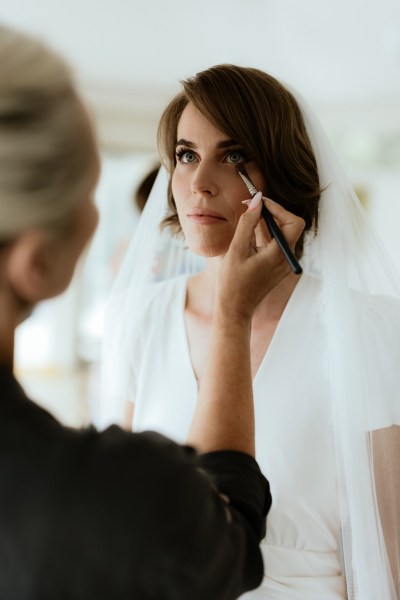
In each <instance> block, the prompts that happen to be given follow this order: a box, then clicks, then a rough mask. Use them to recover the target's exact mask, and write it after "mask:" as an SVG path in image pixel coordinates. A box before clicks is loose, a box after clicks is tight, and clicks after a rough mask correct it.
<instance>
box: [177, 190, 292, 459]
mask: <svg viewBox="0 0 400 600" xmlns="http://www.w3.org/2000/svg"><path fill="white" fill-rule="evenodd" d="M255 198H256V197H255ZM258 200H260V197H258ZM266 202H267V203H268V208H269V210H270V212H271V213H272V215H273V216H274V218H275V219H276V221H277V223H278V225H279V226H280V228H281V230H282V232H283V233H284V235H285V237H286V239H287V241H288V242H289V244H290V245H291V246H294V244H295V242H296V241H297V239H298V238H299V236H300V234H301V232H302V230H303V228H304V221H303V220H302V219H301V218H299V217H296V216H295V215H293V214H291V213H289V212H287V211H286V210H284V209H283V208H282V207H281V206H280V205H278V204H276V203H274V202H272V201H270V200H266ZM260 214H261V202H260V203H259V204H255V203H253V204H250V205H249V208H248V210H247V211H246V212H245V213H244V214H243V215H242V217H241V219H240V221H239V224H238V227H237V229H236V233H235V236H234V238H233V240H232V243H231V246H230V248H229V251H228V253H227V254H226V256H225V257H224V259H223V264H222V267H221V271H220V277H219V282H218V290H217V297H216V302H215V308H214V316H213V332H212V339H211V346H210V351H209V354H208V357H207V362H206V369H205V374H204V377H203V380H202V383H201V386H200V392H199V398H198V402H197V408H196V412H195V415H194V418H193V421H192V426H191V429H190V432H189V437H188V442H189V443H190V444H192V445H193V446H195V447H196V448H197V449H198V450H199V451H200V452H210V451H214V450H222V449H223V450H227V449H229V450H236V451H241V452H245V453H247V454H250V455H251V456H254V452H255V450H254V407H253V390H252V376H251V363H250V332H251V320H252V317H253V314H254V311H255V309H256V307H257V305H258V304H259V302H260V301H261V300H262V299H263V298H264V297H265V295H266V294H267V293H268V292H270V291H271V290H272V289H273V288H274V287H275V286H276V285H277V284H278V283H279V282H280V281H281V280H282V279H283V278H284V277H285V276H287V275H288V274H289V273H290V268H289V266H288V264H287V262H286V261H285V259H284V257H283V254H282V253H281V251H280V250H279V248H278V246H277V243H276V241H275V240H274V239H272V240H271V239H270V238H269V236H268V235H267V233H266V230H265V228H264V227H263V223H261V222H259V220H260ZM255 232H256V233H257V243H258V245H257V246H256V245H255Z"/></svg>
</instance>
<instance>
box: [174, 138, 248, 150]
mask: <svg viewBox="0 0 400 600" xmlns="http://www.w3.org/2000/svg"><path fill="white" fill-rule="evenodd" d="M176 145H177V146H187V147H188V148H193V149H194V148H197V146H196V144H194V143H193V142H189V140H185V139H184V138H181V139H180V140H178V141H177V142H176ZM237 145H238V142H237V141H236V140H222V142H218V144H217V145H216V148H218V149H220V148H231V147H232V146H237Z"/></svg>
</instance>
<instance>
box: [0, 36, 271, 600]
mask: <svg viewBox="0 0 400 600" xmlns="http://www.w3.org/2000/svg"><path fill="white" fill-rule="evenodd" d="M0 156H1V161H0V390H1V392H0V481H1V485H0V598H1V600H54V599H55V598H65V599H68V600H80V599H81V600H92V599H93V600H95V599H96V600H103V599H110V600H123V599H128V598H129V599H132V598H136V599H143V600H144V599H146V600H169V599H171V600H172V599H175V600H179V599H181V600H187V599H188V598H190V599H191V600H196V599H198V600H204V598H207V599H210V600H223V599H226V600H233V599H234V598H236V597H237V596H239V595H240V594H241V593H243V592H245V591H247V590H249V589H253V588H255V587H257V586H258V585H259V584H260V582H261V579H262V574H263V564H262V558H261V552H260V549H259V541H260V539H261V538H262V537H263V535H264V531H265V515H266V512H267V510H268V508H269V506H270V501H271V498H270V495H269V488H268V483H267V481H266V480H265V478H264V477H263V476H262V474H261V472H260V470H259V468H258V465H257V463H256V462H255V460H254V459H253V458H252V456H251V455H250V453H248V454H246V453H245V452H239V451H238V452H223V451H219V452H212V451H210V452H208V453H207V454H204V455H202V456H199V455H197V454H196V453H195V452H194V450H192V449H191V448H188V447H184V446H179V445H177V444H176V443H174V442H172V441H170V440H168V439H167V438H165V437H163V436H161V435H159V434H156V433H144V434H132V433H128V432H125V431H123V430H122V429H120V428H118V427H116V426H112V427H110V428H109V429H107V430H106V431H104V432H101V433H99V432H97V431H96V430H95V429H94V428H88V429H85V430H81V431H78V430H73V429H70V428H67V427H64V426H63V425H61V424H60V423H59V422H57V420H56V419H54V418H53V417H52V416H51V415H50V414H48V413H47V412H46V411H45V410H43V409H42V408H40V407H39V406H37V405H36V404H35V403H34V402H33V401H32V400H31V399H29V398H28V397H27V396H26V394H25V393H24V391H23V390H22V388H21V386H20V385H19V383H18V382H17V379H16V378H15V376H14V373H13V368H14V367H13V354H14V335H15V327H16V326H17V324H18V323H19V322H21V320H23V319H24V318H26V316H27V314H29V312H30V311H31V310H32V309H33V307H34V306H35V305H36V304H37V303H38V302H39V301H40V300H44V299H46V298H50V297H52V296H55V295H57V294H58V293H61V292H62V291H63V290H64V289H66V287H67V286H68V284H69V283H70V281H71V278H72V276H73V273H74V268H75V266H76V263H77V260H78V258H79V256H80V255H81V253H82V251H83V249H84V248H85V247H86V244H87V243H88V241H89V239H90V237H91V236H92V234H93V232H94V230H95V227H96V224H97V220H98V215H97V209H96V207H95V204H94V202H93V193H94V189H95V186H96V182H97V178H98V172H99V161H98V153H97V149H96V146H95V142H94V135H93V131H92V127H91V124H90V120H89V118H88V115H87V113H86V110H85V109H84V107H83V105H82V103H81V101H80V99H79V98H78V97H77V95H76V92H75V89H74V86H73V83H72V81H71V76H70V74H69V72H68V69H67V68H66V66H65V65H64V63H63V61H62V60H60V59H59V58H58V57H57V56H55V55H54V54H53V53H52V52H50V51H49V50H47V49H46V48H44V47H43V46H42V45H41V44H40V43H39V42H37V41H36V40H34V39H31V38H29V37H27V36H25V35H22V34H18V33H16V32H14V31H12V30H10V29H8V28H5V27H1V26H0ZM60 343H62V340H60ZM249 396H250V394H249ZM221 420H222V419H221ZM220 447H221V446H218V444H217V448H220ZM210 479H212V481H211V480H210ZM243 490H245V491H243ZM219 492H220V493H219ZM220 494H222V495H223V496H227V497H228V498H231V499H232V500H231V502H230V504H229V506H227V503H226V502H225V500H223V497H222V496H221V495H220ZM166 515H167V516H166Z"/></svg>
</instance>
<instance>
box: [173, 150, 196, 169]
mask: <svg viewBox="0 0 400 600" xmlns="http://www.w3.org/2000/svg"><path fill="white" fill-rule="evenodd" d="M175 155H176V158H177V160H178V161H179V162H180V163H184V164H186V165H187V164H190V163H193V162H195V161H196V160H197V156H196V153H195V152H193V151H192V150H185V149H184V148H181V149H180V150H177V151H176V152H175Z"/></svg>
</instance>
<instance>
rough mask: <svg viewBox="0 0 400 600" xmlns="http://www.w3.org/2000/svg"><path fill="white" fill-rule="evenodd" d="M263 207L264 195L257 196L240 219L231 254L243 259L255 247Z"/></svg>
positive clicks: (258, 194)
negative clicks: (256, 230)
mask: <svg viewBox="0 0 400 600" xmlns="http://www.w3.org/2000/svg"><path fill="white" fill-rule="evenodd" d="M261 207H262V194H261V192H257V194H256V195H255V196H254V197H253V198H252V199H251V202H250V204H249V206H248V208H247V210H246V212H244V213H243V214H242V216H241V217H240V219H239V222H238V225H237V227H236V231H235V235H234V236H233V240H232V242H231V246H230V253H232V254H236V253H237V254H238V255H240V256H241V257H242V258H245V257H247V256H248V255H249V248H252V247H254V237H255V229H256V226H257V223H258V222H259V220H260V216H261Z"/></svg>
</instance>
